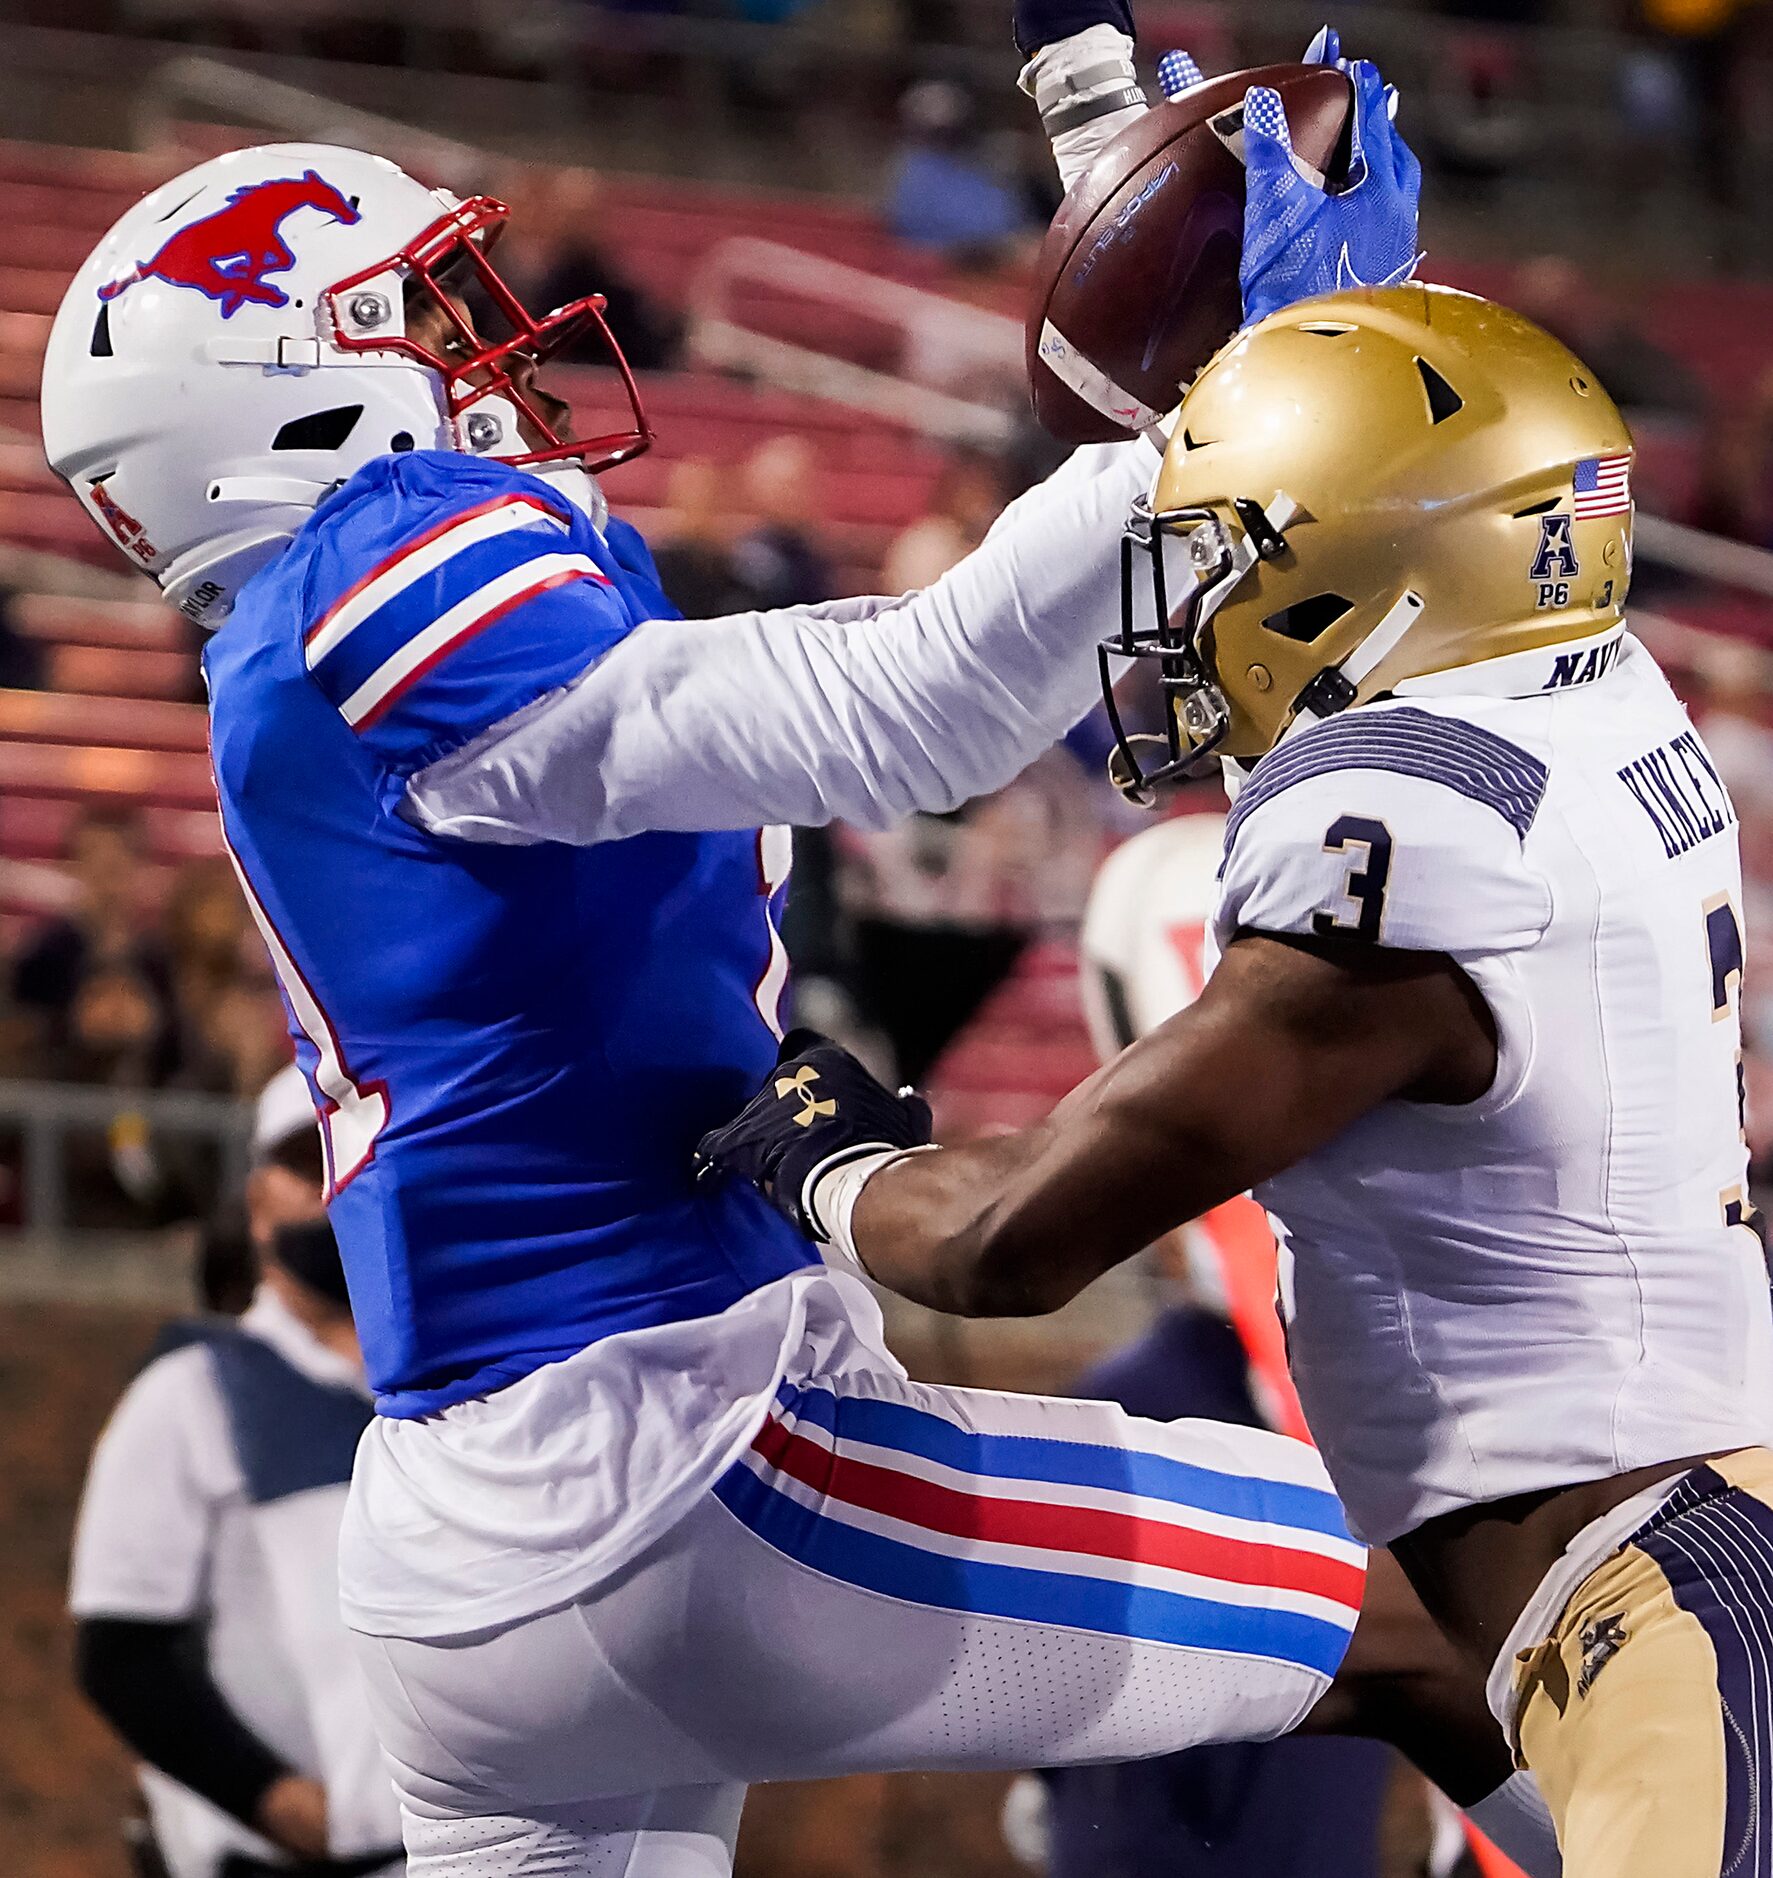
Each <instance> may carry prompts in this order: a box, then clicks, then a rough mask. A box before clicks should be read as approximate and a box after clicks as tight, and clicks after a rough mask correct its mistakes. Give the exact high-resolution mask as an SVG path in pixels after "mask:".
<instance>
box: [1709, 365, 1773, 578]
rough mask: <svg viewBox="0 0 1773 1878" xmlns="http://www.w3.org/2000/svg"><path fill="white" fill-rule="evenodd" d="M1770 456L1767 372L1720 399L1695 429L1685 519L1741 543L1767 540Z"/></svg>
mask: <svg viewBox="0 0 1773 1878" xmlns="http://www.w3.org/2000/svg"><path fill="white" fill-rule="evenodd" d="M1770 457H1773V372H1769V373H1767V374H1766V375H1764V376H1763V377H1762V378H1761V379H1759V380H1758V381H1757V382H1756V383H1755V384H1753V385H1750V386H1747V387H1745V388H1744V389H1743V390H1742V391H1741V392H1739V393H1738V395H1737V396H1735V397H1734V398H1730V399H1727V400H1722V401H1720V402H1719V404H1718V406H1717V408H1716V409H1715V410H1714V411H1713V413H1712V415H1711V417H1710V419H1709V421H1707V422H1706V423H1705V424H1704V425H1702V426H1701V428H1700V433H1699V469H1698V476H1697V484H1696V487H1695V490H1694V496H1693V508H1692V513H1691V515H1690V517H1689V519H1690V520H1691V522H1692V524H1693V526H1694V527H1695V528H1703V529H1704V530H1705V531H1706V533H1707V534H1711V535H1722V536H1724V537H1725V538H1726V539H1727V540H1730V541H1746V542H1748V543H1749V544H1750V545H1751V546H1753V547H1757V548H1764V547H1767V546H1768V545H1769V544H1770V543H1773V505H1770V504H1769V501H1768V486H1767V485H1768V469H1769V459H1770Z"/></svg>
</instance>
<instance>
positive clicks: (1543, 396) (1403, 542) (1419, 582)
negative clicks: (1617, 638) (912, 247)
mask: <svg viewBox="0 0 1773 1878" xmlns="http://www.w3.org/2000/svg"><path fill="white" fill-rule="evenodd" d="M1630 456H1631V437H1630V433H1629V432H1628V431H1627V429H1626V426H1625V422H1624V420H1623V419H1622V418H1621V417H1620V415H1619V412H1618V410H1617V409H1616V408H1615V406H1614V404H1613V401H1612V400H1611V399H1610V398H1609V397H1608V396H1607V394H1606V393H1605V392H1604V391H1603V390H1602V389H1601V387H1600V385H1599V384H1598V383H1597V381H1596V380H1595V378H1594V375H1593V374H1592V373H1591V372H1590V371H1589V370H1588V368H1587V367H1586V366H1584V365H1583V364H1582V363H1581V361H1580V360H1578V359H1577V358H1576V357H1575V356H1574V355H1573V354H1572V353H1570V352H1569V351H1567V350H1566V349H1565V348H1564V347H1563V346H1562V345H1561V344H1559V342H1558V341H1557V340H1555V339H1553V338H1552V337H1551V336H1550V335H1549V334H1548V333H1545V332H1542V331H1541V330H1540V329H1539V328H1538V327H1537V326H1535V325H1533V324H1532V322H1531V321H1529V320H1526V319H1523V318H1522V317H1521V316H1520V315H1519V314H1518V313H1513V312H1510V311H1509V310H1508V309H1507V308H1506V307H1501V306H1497V305H1495V304H1494V303H1493V302H1491V301H1487V300H1480V299H1476V298H1474V297H1473V296H1471V295H1469V294H1464V293H1458V292H1455V291H1453V290H1451V289H1449V288H1441V287H1428V286H1422V285H1415V284H1413V285H1410V286H1404V287H1385V288H1371V289H1363V290H1360V291H1357V292H1353V293H1346V294H1341V293H1339V294H1330V295H1325V296H1323V297H1321V298H1318V299H1315V300H1303V301H1300V302H1298V303H1297V304H1296V305H1294V306H1290V307H1287V308H1285V309H1283V310H1282V311H1281V312H1279V313H1275V314H1273V315H1271V316H1270V317H1269V318H1268V319H1265V320H1263V321H1262V322H1261V324H1260V325H1257V326H1255V327H1252V328H1251V329H1250V330H1249V331H1248V332H1246V333H1243V334H1240V335H1239V336H1238V337H1237V338H1236V339H1235V340H1233V341H1232V343H1231V344H1230V345H1229V346H1227V347H1226V348H1225V349H1224V350H1223V351H1221V352H1220V353H1219V354H1218V355H1217V356H1216V357H1215V358H1214V359H1213V360H1212V361H1211V363H1210V364H1209V365H1208V366H1207V367H1206V369H1205V370H1204V371H1203V372H1202V373H1201V375H1200V377H1199V378H1198V379H1196V380H1195V382H1194V384H1193V386H1192V387H1191V388H1190V390H1189V392H1188V394H1187V396H1186V397H1185V398H1184V399H1183V401H1182V406H1181V409H1180V411H1179V412H1178V414H1177V417H1176V422H1175V428H1174V431H1173V432H1172V435H1171V438H1170V444H1169V448H1168V450H1167V451H1166V453H1165V456H1164V462H1163V468H1162V470H1161V471H1160V472H1159V475H1158V478H1157V484H1156V487H1155V489H1154V491H1153V494H1152V497H1151V501H1150V503H1149V506H1148V507H1142V509H1141V511H1139V512H1137V513H1136V514H1135V517H1134V521H1133V524H1132V526H1131V528H1130V529H1129V541H1130V547H1129V550H1128V552H1127V554H1126V557H1125V570H1126V581H1127V583H1128V587H1129V592H1128V594H1127V596H1126V599H1125V602H1124V604H1123V622H1124V623H1123V629H1122V635H1121V637H1120V639H1118V640H1112V641H1109V642H1107V645H1106V647H1105V650H1107V651H1112V652H1123V653H1133V654H1135V655H1144V656H1155V657H1157V658H1159V659H1160V660H1162V661H1164V663H1163V665H1162V667H1161V669H1162V672H1163V677H1164V687H1165V691H1166V694H1167V696H1166V714H1167V717H1168V720H1169V721H1168V725H1167V736H1166V739H1165V741H1166V742H1167V744H1168V746H1169V747H1168V756H1169V759H1170V760H1169V761H1167V762H1164V763H1162V764H1161V765H1160V766H1159V767H1158V768H1157V769H1156V770H1150V771H1148V772H1147V774H1146V775H1145V776H1144V777H1140V776H1139V773H1138V765H1137V764H1136V763H1134V764H1133V766H1132V777H1131V780H1132V781H1134V782H1146V781H1151V780H1160V779H1161V778H1162V777H1164V776H1167V775H1174V774H1180V773H1185V772H1186V771H1188V770H1189V769H1191V768H1192V767H1193V765H1194V764H1195V763H1196V762H1198V761H1199V759H1200V758H1201V757H1203V756H1204V755H1205V754H1206V753H1207V752H1208V751H1209V750H1216V751H1218V752H1219V753H1221V754H1223V755H1226V756H1232V757H1238V758H1242V759H1244V760H1246V761H1248V760H1251V759H1254V758H1257V757H1260V756H1263V755H1265V754H1266V753H1267V752H1268V751H1269V750H1271V749H1272V748H1273V747H1274V745H1275V743H1276V742H1277V741H1278V740H1279V738H1280V737H1281V736H1282V734H1283V733H1284V732H1285V731H1286V730H1287V728H1288V727H1289V726H1290V725H1291V724H1292V723H1293V721H1294V719H1295V718H1296V717H1297V716H1298V715H1300V714H1301V713H1302V712H1310V713H1311V714H1312V715H1314V716H1319V717H1322V716H1328V715H1330V714H1331V713H1332V712H1334V711H1337V710H1342V709H1345V708H1347V707H1348V706H1349V705H1353V704H1361V703H1365V702H1367V701H1369V700H1371V699H1373V698H1375V697H1379V696H1381V695H1382V694H1384V693H1385V692H1387V691H1388V690H1390V688H1391V687H1393V686H1394V685H1396V684H1397V683H1398V682H1399V681H1400V680H1402V679H1406V678H1413V677H1417V676H1421V675H1423V674H1426V673H1429V672H1439V671H1444V670H1447V669H1448V668H1451V667H1455V666H1461V665H1470V664H1475V663H1477V662H1478V661H1480V660H1485V659H1492V658H1497V657H1500V656H1501V655H1503V654H1505V653H1510V652H1522V651H1527V650H1529V649H1532V648H1536V647H1541V646H1547V645H1553V644H1557V643H1560V642H1562V641H1566V640H1573V639H1583V638H1587V637H1590V636H1592V635H1594V634H1595V633H1598V632H1600V631H1602V630H1604V629H1605V628H1606V627H1608V626H1610V625H1613V624H1615V623H1617V622H1618V620H1619V618H1620V615H1621V609H1622V607H1623V605H1624V601H1625V592H1626V587H1627V584H1628V583H1629V580H1630V573H1631V506H1630V500H1629V469H1630ZM1579 491H1581V492H1582V494H1581V495H1580V496H1579V493H1578V492H1579ZM1141 550H1143V552H1141ZM1178 550H1180V554H1178ZM1142 564H1143V569H1144V577H1145V578H1147V579H1150V580H1153V581H1154V582H1155V583H1156V586H1157V595H1156V600H1157V614H1156V619H1157V624H1156V625H1155V626H1154V627H1151V628H1149V629H1148V630H1146V631H1143V632H1141V631H1137V630H1135V628H1134V626H1133V623H1132V622H1133V620H1134V617H1135V615H1136V613H1137V612H1138V611H1140V610H1146V611H1148V609H1141V608H1139V607H1138V606H1137V605H1136V596H1135V595H1134V594H1133V593H1132V592H1131V587H1132V584H1133V583H1134V582H1136V581H1137V580H1138V579H1139V578H1140V575H1141V565H1142ZM1178 575H1180V578H1178ZM1121 756H1122V759H1123V761H1127V760H1129V759H1130V753H1129V752H1128V751H1127V750H1126V748H1125V742H1124V740H1123V748H1122V752H1121ZM1122 779H1123V781H1125V780H1127V778H1126V776H1125V772H1124V771H1123V773H1122Z"/></svg>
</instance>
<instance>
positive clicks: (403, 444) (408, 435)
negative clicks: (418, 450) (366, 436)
mask: <svg viewBox="0 0 1773 1878" xmlns="http://www.w3.org/2000/svg"><path fill="white" fill-rule="evenodd" d="M414 447H415V446H414V443H413V434H412V432H411V431H410V430H397V431H395V433H394V435H393V436H392V437H390V438H389V439H388V448H389V449H390V450H411V449H413V448H414Z"/></svg>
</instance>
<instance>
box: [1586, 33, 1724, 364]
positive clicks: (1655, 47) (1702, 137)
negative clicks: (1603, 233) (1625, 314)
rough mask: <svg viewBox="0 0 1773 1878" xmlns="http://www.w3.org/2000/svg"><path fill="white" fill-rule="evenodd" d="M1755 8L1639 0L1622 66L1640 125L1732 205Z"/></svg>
mask: <svg viewBox="0 0 1773 1878" xmlns="http://www.w3.org/2000/svg"><path fill="white" fill-rule="evenodd" d="M1755 10H1756V8H1755V4H1754V0H1639V8H1638V25H1639V28H1640V35H1639V39H1638V42H1637V44H1636V45H1635V46H1634V47H1633V49H1632V50H1631V51H1630V52H1629V53H1628V54H1627V56H1626V58H1625V60H1624V62H1623V65H1622V70H1621V90H1622V94H1623V96H1622V103H1623V104H1624V107H1625V109H1626V112H1627V114H1628V115H1629V117H1630V118H1631V119H1632V121H1633V123H1634V127H1635V128H1636V129H1638V130H1639V131H1640V132H1641V133H1647V134H1648V136H1649V137H1650V138H1652V139H1654V140H1657V141H1667V142H1675V143H1679V144H1683V145H1685V146H1686V148H1687V149H1688V150H1689V152H1690V153H1691V157H1692V163H1693V168H1694V171H1695V172H1696V175H1697V179H1698V181H1699V183H1700V185H1701V187H1702V188H1703V189H1704V191H1705V193H1706V195H1707V197H1708V198H1709V199H1710V201H1711V202H1712V204H1713V205H1714V206H1715V207H1717V208H1720V209H1723V210H1726V211H1733V210H1735V209H1736V208H1737V207H1738V206H1740V199H1741V186H1742V176H1741V173H1740V167H1739V166H1740V147H1741V144H1742V141H1743V138H1742V130H1743V108H1742V95H1741V89H1740V76H1739V69H1738V68H1739V67H1740V65H1741V64H1742V62H1743V53H1744V52H1745V50H1746V42H1747V38H1748V32H1749V24H1750V19H1751V16H1752V15H1753V14H1754V12H1755ZM1595 369H1596V370H1597V371H1598V370H1599V369H1600V368H1599V366H1597V367H1596V368H1595Z"/></svg>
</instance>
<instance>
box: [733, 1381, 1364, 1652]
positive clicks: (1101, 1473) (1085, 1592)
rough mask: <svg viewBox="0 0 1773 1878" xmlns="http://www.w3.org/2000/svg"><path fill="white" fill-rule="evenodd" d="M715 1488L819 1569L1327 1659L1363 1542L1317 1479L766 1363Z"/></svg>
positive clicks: (898, 1590) (1150, 1638) (982, 1609)
mask: <svg viewBox="0 0 1773 1878" xmlns="http://www.w3.org/2000/svg"><path fill="white" fill-rule="evenodd" d="M715 1494H716V1497H717V1498H718V1499H719V1500H720V1501H721V1503H722V1504H723V1505H724V1506H725V1507H726V1508H727V1509H728V1511H729V1512H731V1513H733V1514H734V1515H735V1516H736V1517H737V1518H738V1519H739V1520H741V1521H742V1522H743V1523H744V1524H745V1525H746V1526H748V1527H750V1529H751V1530H752V1531H753V1532H755V1533H756V1534H757V1535H758V1536H759V1537H760V1538H762V1539H763V1540H765V1541H766V1542H767V1543H768V1544H770V1545H771V1546H773V1547H775V1549H776V1550H777V1551H779V1552H783V1553H785V1554H787V1555H788V1556H789V1557H791V1558H793V1559H796V1560H798V1561H799V1562H800V1563H802V1564H804V1565H807V1566H809V1567H811V1568H812V1569H813V1570H815V1571H818V1572H821V1573H823V1574H825V1575H826V1576H828V1577H831V1578H836V1579H839V1580H841V1581H843V1582H845V1583H848V1584H853V1585H856V1586H858V1587H860V1588H862V1589H865V1590H869V1591H876V1592H880V1593H883V1594H885V1595H887V1596H890V1597H897V1598H903V1599H906V1600H908V1601H910V1602H913V1603H917V1604H925V1605H931V1606H934V1607H936V1608H939V1609H944V1610H950V1611H959V1612H964V1613H974V1614H977V1615H979V1616H982V1617H999V1618H1012V1619H1021V1620H1023V1621H1027V1622H1031V1623H1040V1624H1050V1625H1053V1626H1056V1627H1058V1628H1062V1629H1069V1630H1081V1631H1094V1632H1098V1633H1102V1634H1105V1635H1109V1636H1123V1637H1129V1638H1134V1639H1138V1640H1141V1641H1145V1642H1150V1643H1167V1644H1176V1645H1180V1646H1183V1647H1185V1648H1188V1649H1195V1650H1211V1651H1220V1652H1225V1653H1228V1654H1234V1655H1240V1656H1253V1657H1264V1658H1271V1659H1276V1660H1280V1661H1284V1662H1290V1663H1295V1664H1298V1665H1300V1666H1301V1667H1303V1668H1307V1669H1312V1670H1316V1671H1318V1672H1319V1673H1320V1674H1322V1675H1325V1676H1330V1675H1334V1673H1335V1671H1336V1666H1337V1665H1338V1664H1339V1663H1340V1662H1341V1660H1342V1655H1343V1651H1344V1650H1345V1648H1346V1647H1347V1643H1348V1637H1349V1634H1350V1632H1351V1631H1352V1630H1353V1628H1354V1622H1355V1618H1356V1616H1357V1615H1358V1614H1359V1610H1360V1601H1361V1587H1362V1583H1363V1579H1364V1575H1365V1564H1364V1559H1365V1554H1364V1553H1363V1551H1362V1549H1361V1547H1360V1546H1359V1545H1357V1544H1356V1543H1355V1541H1354V1540H1353V1539H1351V1538H1350V1537H1349V1533H1348V1528H1347V1526H1346V1525H1345V1524H1344V1522H1343V1517H1342V1508H1341V1505H1340V1503H1339V1502H1338V1501H1337V1499H1336V1497H1335V1495H1334V1494H1333V1493H1331V1492H1329V1491H1328V1490H1327V1489H1326V1488H1323V1487H1318V1486H1311V1485H1304V1484H1301V1483H1299V1482H1297V1481H1292V1480H1284V1479H1273V1478H1263V1477H1254V1478H1252V1477H1250V1476H1248V1475H1245V1474H1242V1473H1234V1472H1230V1471H1220V1470H1218V1469H1216V1468H1213V1467H1209V1466H1202V1465H1199V1464H1197V1463H1196V1462H1194V1461H1190V1460H1183V1459H1180V1458H1178V1457H1177V1456H1174V1455H1170V1454H1162V1453H1154V1452H1150V1451H1141V1450H1136V1449H1130V1448H1126V1447H1121V1446H1117V1445H1107V1444H1098V1443H1093V1442H1086V1441H1076V1440H1065V1439H1054V1438H1052V1437H1051V1436H1049V1435H1042V1434H1021V1433H994V1432H987V1431H981V1430H980V1429H977V1428H973V1427H969V1426H965V1425H963V1424H962V1423H961V1422H960V1421H959V1420H957V1419H952V1418H951V1417H950V1416H948V1415H944V1414H941V1413H938V1412H933V1411H932V1410H931V1409H929V1408H924V1407H916V1406H913V1405H912V1404H911V1403H909V1402H900V1401H887V1400H881V1399H878V1398H875V1397H868V1396H855V1395H838V1394H835V1393H833V1392H832V1391H830V1390H828V1389H823V1388H817V1387H795V1386H793V1385H791V1384H788V1383H784V1384H783V1385H782V1386H781V1388H780V1390H779V1391H778V1395H777V1401H776V1404H775V1407H774V1409H773V1410H772V1412H771V1414H770V1417H769V1419H768V1420H767V1421H766V1422H765V1423H764V1425H763V1427H762V1429H761V1430H760V1431H759V1432H758V1435H757V1438H756V1439H755V1440H754V1441H753V1442H752V1444H751V1446H750V1448H749V1449H748V1450H747V1451H746V1452H745V1453H744V1454H743V1455H742V1456H741V1457H740V1458H739V1460H738V1461H736V1462H735V1463H734V1465H733V1466H732V1467H731V1468H730V1469H729V1470H728V1471H727V1472H726V1474H724V1475H723V1476H722V1477H721V1479H720V1480H719V1481H718V1482H717V1483H716V1486H715Z"/></svg>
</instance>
